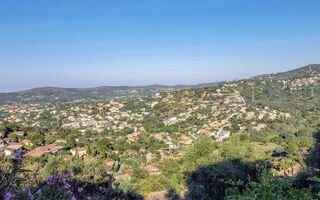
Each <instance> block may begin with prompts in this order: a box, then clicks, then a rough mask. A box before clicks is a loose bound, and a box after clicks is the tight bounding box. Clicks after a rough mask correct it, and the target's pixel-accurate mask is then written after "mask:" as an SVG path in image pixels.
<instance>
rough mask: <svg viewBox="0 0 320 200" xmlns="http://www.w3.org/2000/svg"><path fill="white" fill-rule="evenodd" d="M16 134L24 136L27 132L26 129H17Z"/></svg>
mask: <svg viewBox="0 0 320 200" xmlns="http://www.w3.org/2000/svg"><path fill="white" fill-rule="evenodd" d="M14 134H16V135H19V136H24V135H25V132H24V131H16V132H14Z"/></svg>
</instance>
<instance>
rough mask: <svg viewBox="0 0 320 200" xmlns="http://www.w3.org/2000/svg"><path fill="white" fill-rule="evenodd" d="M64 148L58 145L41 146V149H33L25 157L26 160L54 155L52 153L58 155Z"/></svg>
mask: <svg viewBox="0 0 320 200" xmlns="http://www.w3.org/2000/svg"><path fill="white" fill-rule="evenodd" d="M61 149H62V147H60V146H58V145H56V144H49V145H46V146H41V147H37V148H35V149H33V150H32V151H30V152H29V153H27V154H26V155H25V157H26V158H29V157H41V156H43V155H44V154H52V153H56V152H57V151H59V150H61Z"/></svg>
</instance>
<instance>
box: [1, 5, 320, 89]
mask: <svg viewBox="0 0 320 200" xmlns="http://www.w3.org/2000/svg"><path fill="white" fill-rule="evenodd" d="M319 6H320V2H319V1H315V0H310V1H298V0H293V1H288V0H285V1H277V0H270V1H255V0H243V1H237V0H215V1H209V0H203V1H196V0H184V1H182V0H176V1H170V0H164V1H161V2H159V1H156V2H155V1H132V0H130V1H129V0H125V1H121V2H119V1H117V2H114V1H94V2H93V1H84V0H80V1H68V2H66V1H62V0H58V1H6V2H2V3H1V6H0V23H1V25H2V26H1V27H0V70H1V79H0V92H1V93H3V92H15V91H21V90H25V89H30V88H35V87H44V86H54V87H64V88H84V87H86V88H87V87H98V86H111V85H121V86H137V85H139V86H140V85H151V84H159V85H179V84H185V85H194V84H199V83H209V82H219V81H232V80H234V79H243V78H249V77H252V76H256V75H259V74H265V73H274V72H282V71H287V70H291V69H295V68H298V67H302V66H305V65H308V64H312V63H320V57H319V55H320V45H319V44H320V27H319V26H318V24H317V22H318V21H319V19H320V13H319V12H318V7H319Z"/></svg>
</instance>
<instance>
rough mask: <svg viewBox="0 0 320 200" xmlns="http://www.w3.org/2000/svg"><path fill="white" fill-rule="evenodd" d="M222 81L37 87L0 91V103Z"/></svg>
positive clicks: (132, 92) (143, 92) (133, 92)
mask: <svg viewBox="0 0 320 200" xmlns="http://www.w3.org/2000/svg"><path fill="white" fill-rule="evenodd" d="M220 83H224V82H216V83H202V84H198V85H174V86H166V85H147V86H100V87H92V88H61V87H39V88H32V89H29V90H23V91H19V92H11V93H0V103H5V102H15V101H22V100H25V101H32V100H47V99H48V100H49V99H52V98H54V99H61V98H63V99H66V98H85V97H93V98H94V97H102V96H105V97H114V96H134V95H149V94H154V93H157V92H170V91H176V90H181V89H187V88H199V87H205V86H214V85H218V84H220Z"/></svg>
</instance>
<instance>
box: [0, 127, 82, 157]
mask: <svg viewBox="0 0 320 200" xmlns="http://www.w3.org/2000/svg"><path fill="white" fill-rule="evenodd" d="M14 134H15V135H17V136H21V137H22V136H26V133H25V132H24V131H16V132H14ZM61 143H66V141H65V140H61V139H60V140H56V141H55V142H54V143H52V144H48V145H43V146H39V147H36V148H34V149H32V150H29V149H30V148H28V147H30V146H32V145H33V144H32V143H31V141H30V140H27V139H24V140H21V141H18V139H15V140H14V139H12V138H7V137H6V138H2V137H1V138H0V153H4V155H5V156H14V157H15V158H21V159H26V158H32V157H42V156H44V155H46V154H52V155H57V154H58V153H59V152H60V151H63V150H64V148H63V147H62V146H60V145H59V144H61ZM70 153H71V154H72V155H76V154H78V155H79V156H80V157H82V156H84V155H87V151H86V149H85V148H79V147H77V148H74V149H71V150H70Z"/></svg>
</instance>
